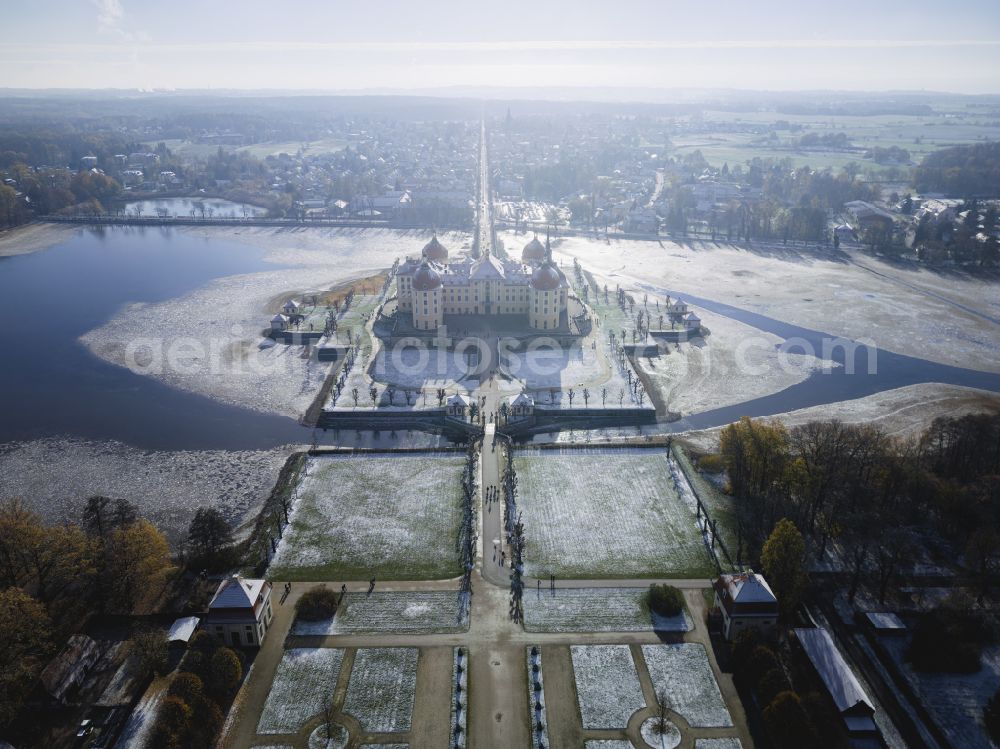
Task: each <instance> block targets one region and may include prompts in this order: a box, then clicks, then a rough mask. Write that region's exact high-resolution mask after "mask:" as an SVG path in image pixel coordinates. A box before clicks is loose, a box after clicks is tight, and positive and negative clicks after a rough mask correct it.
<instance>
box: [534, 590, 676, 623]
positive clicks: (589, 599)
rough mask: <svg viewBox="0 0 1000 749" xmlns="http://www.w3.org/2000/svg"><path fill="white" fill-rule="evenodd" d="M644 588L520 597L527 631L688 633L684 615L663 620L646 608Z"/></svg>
mask: <svg viewBox="0 0 1000 749" xmlns="http://www.w3.org/2000/svg"><path fill="white" fill-rule="evenodd" d="M646 593H647V590H646V589H645V588H559V589H557V591H556V594H555V595H552V594H551V592H550V591H549V590H543V591H541V592H538V593H536V592H534V591H531V590H530V589H529V590H528V591H526V592H525V595H524V628H525V630H526V631H528V632H546V633H549V632H551V633H564V632H650V631H657V632H688V631H690V630H691V628H692V624H691V619H690V617H689V616H688V615H687V613H686V612H682V613H681V614H679V615H677V616H672V617H665V616H660V615H659V614H655V613H653V612H652V611H650V610H649V607H648V606H647V605H646V600H645V596H646Z"/></svg>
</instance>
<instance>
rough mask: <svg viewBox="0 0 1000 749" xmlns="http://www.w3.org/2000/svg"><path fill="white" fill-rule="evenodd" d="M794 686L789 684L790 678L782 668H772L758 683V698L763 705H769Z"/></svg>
mask: <svg viewBox="0 0 1000 749" xmlns="http://www.w3.org/2000/svg"><path fill="white" fill-rule="evenodd" d="M791 688H792V685H791V684H790V683H789V682H788V677H787V676H786V675H785V672H784V671H783V670H781V669H780V668H772V669H771V670H770V671H768V672H767V673H766V674H764V675H763V676H762V677H760V680H759V681H758V682H757V689H756V692H757V697H758V699H760V702H761V704H764V705H769V704H771V703H772V702H773V701H774V698H775V697H777V696H778V695H779V694H781V693H782V692H788V691H790V690H791Z"/></svg>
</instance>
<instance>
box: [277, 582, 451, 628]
mask: <svg viewBox="0 0 1000 749" xmlns="http://www.w3.org/2000/svg"><path fill="white" fill-rule="evenodd" d="M460 613H461V611H460V605H459V593H458V592H457V591H455V592H452V591H443V590H442V591H400V592H393V591H381V592H380V591H376V592H374V593H372V594H371V595H370V596H369V595H365V594H364V593H348V594H347V595H346V596H344V600H343V602H342V603H341V604H340V607H339V608H338V609H337V613H336V615H335V616H334V617H333V618H332V619H324V620H322V621H318V622H307V621H296V622H295V626H294V628H293V629H292V634H294V635H344V634H378V633H381V632H392V633H396V634H401V633H406V634H444V633H451V632H464V631H466V630H467V629H468V628H469V619H468V615H467V614H466V616H465V618H464V619H460Z"/></svg>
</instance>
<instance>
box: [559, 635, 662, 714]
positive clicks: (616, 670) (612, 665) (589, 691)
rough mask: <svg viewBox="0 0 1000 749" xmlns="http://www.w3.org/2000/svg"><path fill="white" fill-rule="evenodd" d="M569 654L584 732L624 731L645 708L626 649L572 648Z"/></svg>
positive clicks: (637, 677)
mask: <svg viewBox="0 0 1000 749" xmlns="http://www.w3.org/2000/svg"><path fill="white" fill-rule="evenodd" d="M570 653H571V654H572V656H573V674H574V677H575V679H576V696H577V700H578V701H579V704H580V715H581V717H582V718H583V727H584V729H592V728H596V729H618V728H621V729H624V728H625V726H626V725H628V720H629V718H631V717H632V713H634V712H635V711H636V710H641V709H642V708H644V707H645V706H646V700H645V698H644V697H643V696H642V687H641V686H640V685H639V676H638V674H637V673H636V670H635V663H634V662H633V660H632V653H631V651H630V650H629V647H628V645H573V646H571V647H570Z"/></svg>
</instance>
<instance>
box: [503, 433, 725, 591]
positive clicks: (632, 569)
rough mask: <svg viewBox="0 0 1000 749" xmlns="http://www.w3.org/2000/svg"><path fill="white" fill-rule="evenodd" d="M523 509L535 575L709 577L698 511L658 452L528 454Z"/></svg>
mask: <svg viewBox="0 0 1000 749" xmlns="http://www.w3.org/2000/svg"><path fill="white" fill-rule="evenodd" d="M516 460H517V473H518V479H519V481H520V485H519V507H520V508H521V510H522V512H523V519H524V527H525V534H526V535H527V537H528V539H529V542H528V547H527V548H528V552H527V560H526V574H527V575H528V576H532V577H542V578H545V577H548V576H549V575H551V574H554V575H556V576H557V577H563V578H565V577H570V578H572V577H576V578H588V577H601V578H615V577H650V578H652V577H706V576H709V575H711V574H712V573H713V572H714V567H713V565H712V562H711V558H710V557H709V554H708V551H707V549H706V548H705V544H704V541H703V540H702V535H701V532H700V531H699V529H698V526H697V523H696V519H695V513H694V511H693V509H691V508H689V507H688V506H686V505H685V503H684V502H683V501H682V500H681V498H680V497H679V496H678V495H677V493H676V492H675V490H674V489H673V486H672V485H671V482H670V472H669V463H668V458H667V454H666V453H665V452H664V451H662V450H654V449H643V448H635V449H592V450H575V449H574V450H568V449H567V450H561V451H557V450H545V451H539V452H533V451H523V452H520V453H518V455H517V458H516Z"/></svg>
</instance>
